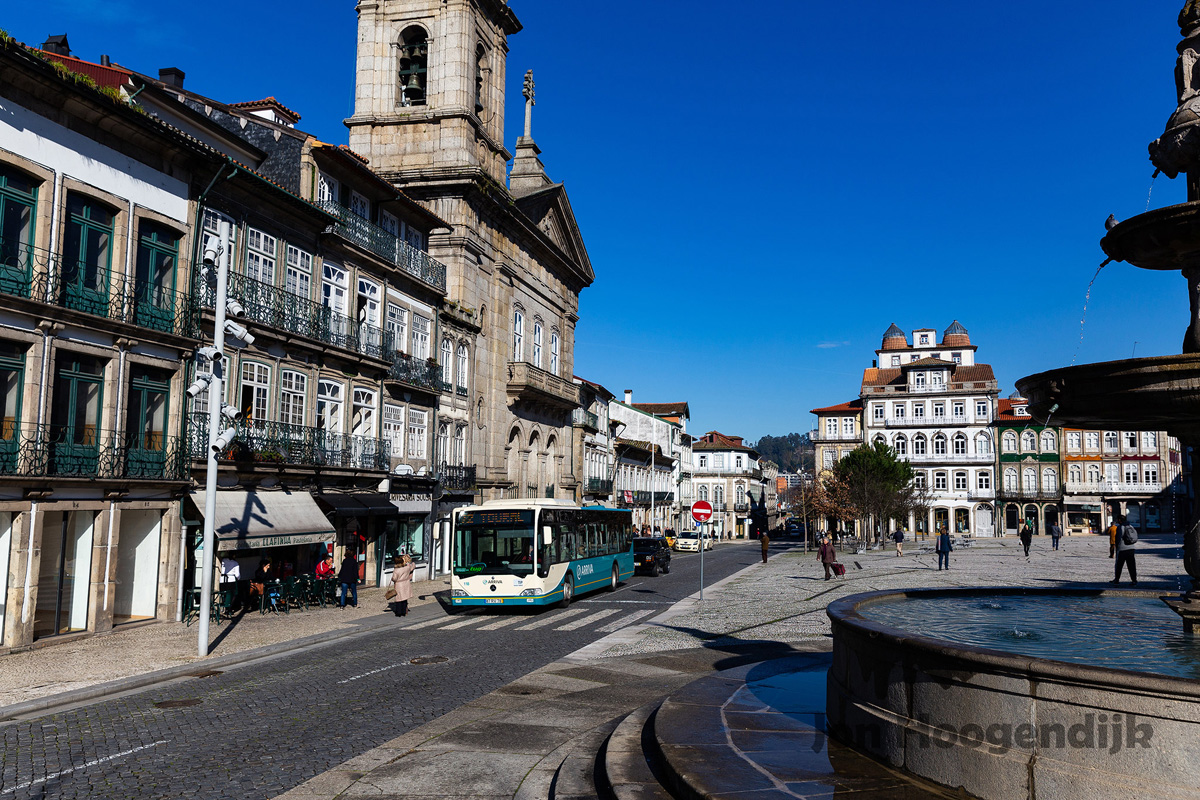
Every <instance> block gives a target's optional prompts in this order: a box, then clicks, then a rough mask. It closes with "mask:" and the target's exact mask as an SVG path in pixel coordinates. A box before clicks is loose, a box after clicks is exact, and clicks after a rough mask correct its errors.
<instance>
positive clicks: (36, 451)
mask: <svg viewBox="0 0 1200 800" xmlns="http://www.w3.org/2000/svg"><path fill="white" fill-rule="evenodd" d="M0 435H2V437H3V438H0V476H5V475H9V476H18V477H24V478H32V477H39V478H88V479H92V480H97V479H111V480H156V481H184V480H187V478H188V474H187V468H186V467H187V465H186V463H185V458H184V448H183V441H182V439H181V438H180V437H178V436H166V435H163V434H161V433H128V432H119V431H106V430H100V429H98V428H94V427H91V426H67V425H22V426H13V425H7V424H6V425H5V426H4V427H3V431H2V434H0Z"/></svg>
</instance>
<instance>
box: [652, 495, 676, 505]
mask: <svg viewBox="0 0 1200 800" xmlns="http://www.w3.org/2000/svg"><path fill="white" fill-rule="evenodd" d="M674 502H675V493H674V492H655V493H654V503H655V505H661V506H669V505H671V504H672V503H674Z"/></svg>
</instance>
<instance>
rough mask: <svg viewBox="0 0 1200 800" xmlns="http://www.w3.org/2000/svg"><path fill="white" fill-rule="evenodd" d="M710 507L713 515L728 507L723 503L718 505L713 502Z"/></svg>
mask: <svg viewBox="0 0 1200 800" xmlns="http://www.w3.org/2000/svg"><path fill="white" fill-rule="evenodd" d="M710 505H712V509H713V513H714V514H718V513H722V512H724V511H725V510H726V509H727V508H728V506H727V505H726V504H725V503H718V502H717V501H715V500H714V501H713V502H712V503H711V504H710Z"/></svg>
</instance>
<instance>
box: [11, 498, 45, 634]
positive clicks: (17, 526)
mask: <svg viewBox="0 0 1200 800" xmlns="http://www.w3.org/2000/svg"><path fill="white" fill-rule="evenodd" d="M43 518H44V515H43V514H42V513H41V511H38V512H37V513H35V512H34V511H32V510H30V511H23V512H21V513H20V514H16V515H14V517H13V530H12V550H11V551H10V553H11V555H10V556H9V562H8V572H9V575H10V576H11V578H12V580H10V581H9V585H8V598H7V602H6V608H5V614H4V639H3V642H2V644H3V645H4V646H5V647H14V648H16V647H28V646H29V645H30V644H31V643H32V642H33V615H34V613H35V612H36V609H37V600H38V597H37V595H38V571H39V570H40V569H41V552H42V520H43Z"/></svg>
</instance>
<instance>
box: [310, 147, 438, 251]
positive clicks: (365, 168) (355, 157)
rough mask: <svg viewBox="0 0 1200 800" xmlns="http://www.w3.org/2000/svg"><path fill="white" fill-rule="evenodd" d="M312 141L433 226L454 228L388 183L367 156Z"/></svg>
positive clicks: (314, 148)
mask: <svg viewBox="0 0 1200 800" xmlns="http://www.w3.org/2000/svg"><path fill="white" fill-rule="evenodd" d="M311 141H312V143H313V144H312V147H313V150H320V151H321V152H323V153H329V154H331V155H334V156H337V157H339V158H341V159H342V161H343V162H345V163H347V164H349V165H350V166H351V167H353V168H355V169H357V170H359V171H360V172H362V173H363V174H364V175H366V176H367V177H369V178H370V179H371V180H373V181H374V182H375V183H377V184H379V185H380V188H382V189H384V190H385V191H387V192H389V193H391V194H394V195H396V196H398V197H399V198H400V199H401V200H404V201H405V203H406V204H407V205H408V206H409V207H411V208H412V209H414V210H416V211H417V212H419V213H421V214H423V215H425V216H426V217H427V218H428V219H430V220H432V221H433V227H435V228H439V227H440V228H445V229H446V230H453V229H454V226H453V225H451V224H450V223H449V222H447V221H446V220H444V219H442V218H441V217H439V216H438V215H437V214H435V213H433V212H432V211H430V210H429V209H428V208H426V207H425V206H423V205H421V204H420V203H418V202H417V201H416V200H414V199H412V198H411V197H409V196H408V195H407V194H405V193H404V192H403V191H401V190H400V189H398V188H397V187H396V186H395V185H393V184H391V183H388V182H387V181H386V180H384V178H383V176H381V175H380V174H379V173H378V172H376V171H375V170H373V169H371V167H370V162H369V161H368V160H367V157H366V156H364V155H361V154H359V153H356V152H355V151H353V150H351V149H350V148H349V147H347V146H346V145H344V144H329V143H328V142H322V141H321V140H320V139H317V138H316V137H312V138H311Z"/></svg>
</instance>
